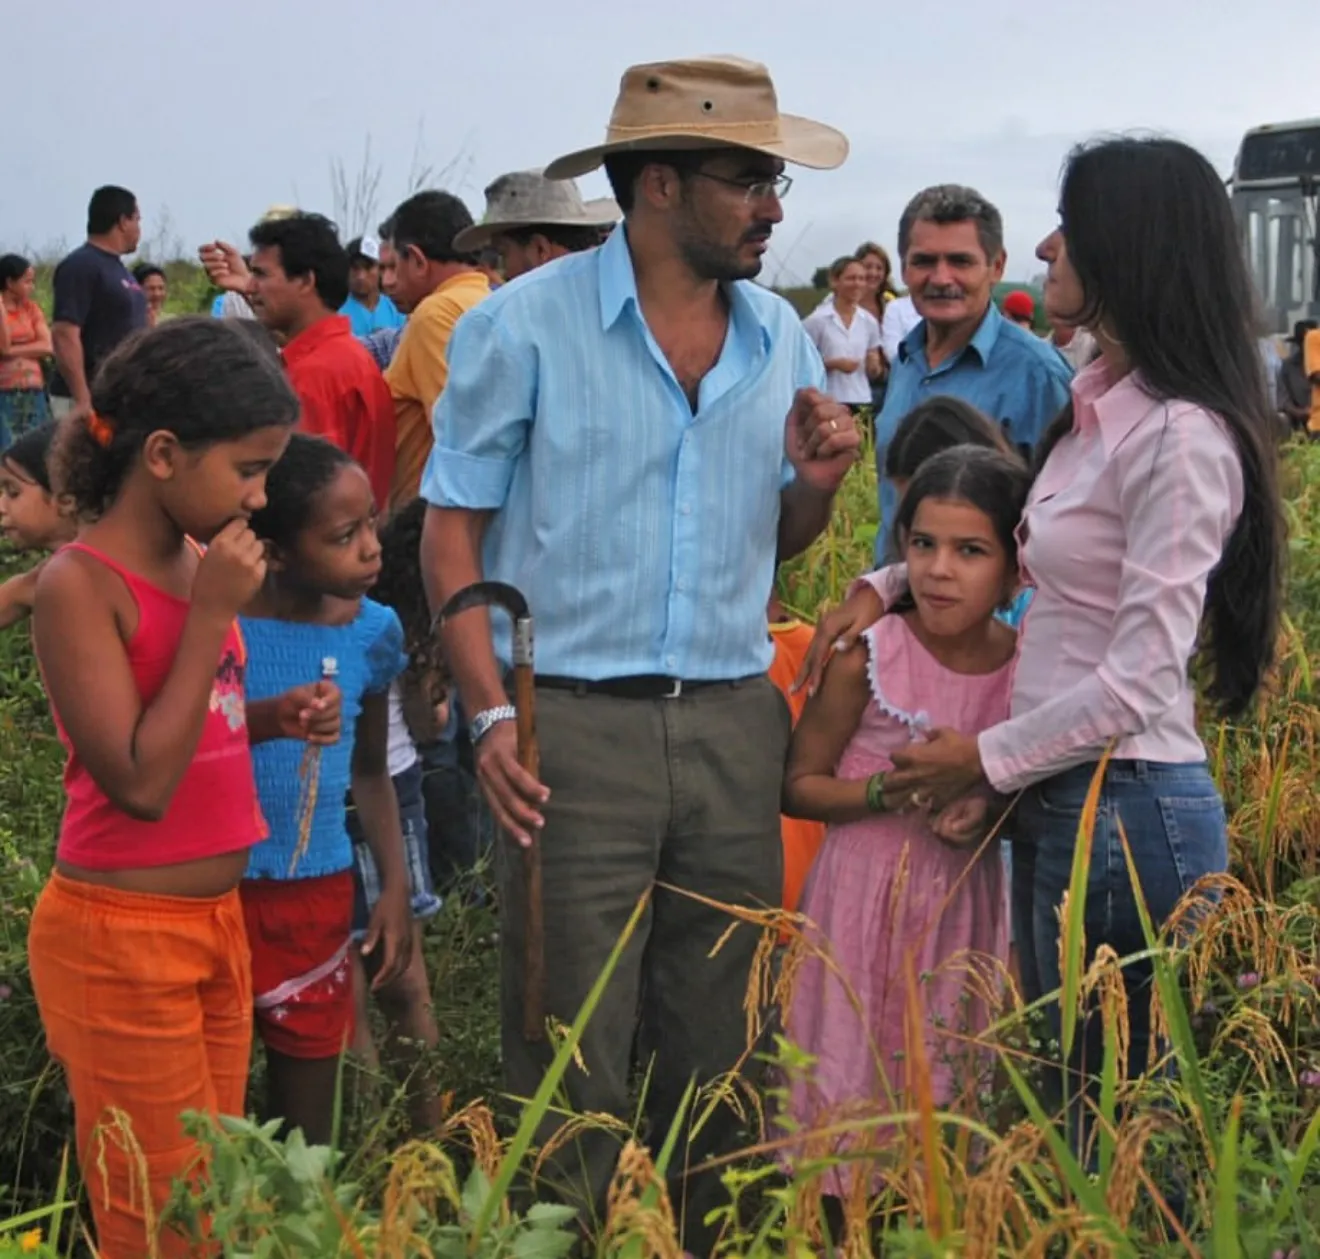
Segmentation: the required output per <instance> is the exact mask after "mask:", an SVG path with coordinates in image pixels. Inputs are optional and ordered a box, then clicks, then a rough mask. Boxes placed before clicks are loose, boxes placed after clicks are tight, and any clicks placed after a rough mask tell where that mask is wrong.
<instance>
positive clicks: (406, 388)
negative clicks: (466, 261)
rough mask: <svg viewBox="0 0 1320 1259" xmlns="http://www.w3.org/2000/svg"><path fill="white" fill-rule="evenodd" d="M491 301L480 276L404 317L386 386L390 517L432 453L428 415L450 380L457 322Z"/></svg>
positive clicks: (438, 293) (465, 278)
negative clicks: (390, 415) (390, 430)
mask: <svg viewBox="0 0 1320 1259" xmlns="http://www.w3.org/2000/svg"><path fill="white" fill-rule="evenodd" d="M489 295H490V281H489V280H487V279H486V277H485V275H484V274H482V272H480V271H464V272H462V273H460V274H459V275H456V276H454V277H453V278H452V279H449V280H446V281H445V282H444V283H443V284H442V285H441V286H440V287H439V288H438V289H436V290H435V292H434V293H432V294H431V295H430V296H429V297H427V298H426V299H425V300H424V301H422V302H420V303H419V304H418V306H417V309H416V310H414V311H413V312H412V314H411V315H409V317H408V322H407V323H406V324H405V325H404V328H403V336H402V337H400V338H399V346H398V349H396V350H395V352H394V359H393V361H392V362H391V363H390V366H389V369H388V370H387V371H386V373H385V383H386V384H388V385H389V387H390V393H391V394H392V395H393V397H394V426H395V433H396V436H395V462H394V488H393V490H392V491H391V493H390V511H391V512H393V511H396V510H397V509H398V508H400V507H403V506H406V505H407V504H408V503H411V502H412V500H413V499H414V498H416V497H417V491H418V490H419V488H420V487H421V483H422V471H423V469H424V468H425V467H426V460H427V458H428V456H429V455H430V453H431V445H432V436H431V409H432V408H433V407H434V406H435V402H436V399H437V398H438V397H439V396H440V393H441V391H442V390H443V389H444V387H445V381H446V380H447V379H448V378H449V364H448V361H447V358H446V355H447V354H448V351H449V338H450V336H451V335H452V334H453V331H454V325H455V324H456V323H457V322H458V320H459V317H460V316H461V315H463V314H465V313H466V312H467V311H469V310H471V309H472V307H473V306H475V305H476V304H477V303H478V302H480V301H481V300H482V299H483V298H486V297H488V296H489Z"/></svg>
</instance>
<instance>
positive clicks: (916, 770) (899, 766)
mask: <svg viewBox="0 0 1320 1259" xmlns="http://www.w3.org/2000/svg"><path fill="white" fill-rule="evenodd" d="M893 760H894V772H893V773H892V774H890V775H889V783H890V785H891V788H892V789H893V791H894V792H896V793H897V794H899V795H903V796H907V797H908V798H909V799H910V800H911V802H912V803H913V804H914V805H920V806H921V807H923V808H930V809H933V810H935V812H937V813H938V812H940V811H942V810H943V809H944V808H945V807H947V806H948V805H949V804H951V803H952V802H953V801H954V800H956V799H957V798H958V797H959V796H961V795H965V794H966V793H967V792H969V791H971V790H972V788H974V787H977V786H981V785H982V784H984V782H985V770H984V769H983V768H982V767H981V749H980V747H979V746H978V745H977V741H976V740H975V739H974V738H972V737H971V736H970V735H965V734H960V733H959V732H958V731H957V730H947V729H943V728H941V729H938V730H932V731H931V733H930V734H929V736H927V738H926V739H925V740H924V741H922V742H920V743H909V744H908V745H907V747H905V748H902V749H900V750H899V751H896V752H895V753H894V754H893Z"/></svg>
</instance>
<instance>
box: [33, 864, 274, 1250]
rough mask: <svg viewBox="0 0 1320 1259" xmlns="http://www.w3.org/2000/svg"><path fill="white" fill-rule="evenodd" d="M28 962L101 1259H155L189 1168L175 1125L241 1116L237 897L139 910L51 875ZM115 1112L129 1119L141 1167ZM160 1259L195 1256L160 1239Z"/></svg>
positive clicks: (246, 1013)
mask: <svg viewBox="0 0 1320 1259" xmlns="http://www.w3.org/2000/svg"><path fill="white" fill-rule="evenodd" d="M28 960H29V966H30V968H31V973H32V986H33V988H34V989H35V991H36V997H37V1005H38V1007H39V1009H40V1010H41V1021H42V1023H43V1025H44V1026H45V1029H46V1043H47V1045H48V1046H49V1048H50V1052H51V1054H52V1055H53V1056H54V1057H55V1058H56V1059H58V1060H59V1062H60V1063H61V1064H62V1065H63V1067H64V1071H65V1074H66V1076H67V1077H68V1083H69V1091H70V1093H71V1094H72V1095H73V1108H74V1120H75V1125H76V1129H77V1141H78V1161H79V1165H80V1166H81V1168H82V1174H83V1180H84V1182H85V1183H86V1185H87V1194H88V1199H89V1201H90V1203H91V1207H92V1215H93V1217H94V1219H95V1221H96V1232H97V1239H98V1243H99V1247H100V1251H99V1253H100V1255H101V1259H142V1257H143V1256H144V1255H147V1254H152V1253H155V1252H154V1251H153V1250H152V1249H151V1244H150V1240H149V1238H148V1232H149V1231H151V1230H153V1228H154V1227H156V1225H155V1224H153V1222H155V1221H159V1218H160V1211H161V1208H162V1207H163V1206H164V1204H165V1202H166V1201H167V1199H168V1198H169V1195H170V1190H171V1187H172V1184H173V1182H174V1180H175V1179H176V1178H180V1177H183V1176H186V1175H187V1174H188V1173H189V1171H190V1170H191V1169H192V1168H193V1167H194V1166H195V1165H196V1163H197V1160H198V1149H197V1145H196V1143H195V1142H193V1141H192V1140H190V1139H189V1138H188V1137H187V1136H186V1135H185V1133H184V1131H183V1128H182V1126H181V1124H180V1122H179V1116H180V1115H181V1114H182V1113H183V1112H184V1111H186V1110H195V1111H204V1112H207V1113H210V1114H212V1115H215V1114H228V1115H241V1114H242V1113H243V1110H244V1094H245V1090H246V1088H247V1073H248V1059H249V1056H250V1054H251V1050H252V968H251V964H250V962H249V958H248V946H247V937H246V935H245V934H244V930H243V910H242V907H241V905H240V904H239V899H238V892H237V890H235V891H232V892H227V893H226V894H225V895H224V896H220V897H216V898H213V899H193V898H188V897H177V896H148V895H145V894H142V893H136V892H120V891H115V890H112V889H110V888H104V887H98V886H96V885H94V884H89V883H79V882H75V881H74V880H72V879H66V878H64V877H62V876H61V875H59V874H54V875H52V876H51V880H50V882H49V883H48V884H47V885H46V888H45V890H44V891H43V892H42V894H41V898H40V899H39V900H38V901H37V906H36V909H35V910H33V913H32V926H31V930H30V932H29V935H28ZM111 1111H119V1112H122V1113H123V1114H124V1115H125V1116H126V1117H127V1119H128V1121H129V1123H130V1124H131V1127H132V1138H133V1142H134V1143H135V1144H136V1146H137V1148H138V1149H139V1150H140V1151H141V1153H140V1154H138V1153H137V1151H134V1150H132V1147H131V1145H129V1144H128V1143H126V1142H125V1140H124V1138H123V1135H122V1134H121V1133H120V1132H118V1131H117V1130H116V1128H115V1125H114V1121H113V1119H112V1116H111V1114H110V1113H109V1112H111ZM130 1151H131V1152H130ZM144 1165H145V1168H146V1174H147V1183H146V1184H145V1185H144V1184H143V1183H142V1177H141V1175H140V1169H141V1168H142V1167H143V1166H144ZM159 1253H160V1254H161V1255H162V1256H171V1257H173V1256H179V1257H182V1256H186V1255H188V1254H190V1253H192V1251H191V1250H190V1248H189V1246H188V1245H187V1244H186V1243H185V1242H184V1241H183V1239H182V1238H180V1237H178V1236H177V1235H175V1234H173V1233H172V1232H169V1231H166V1232H164V1233H162V1234H160V1250H159Z"/></svg>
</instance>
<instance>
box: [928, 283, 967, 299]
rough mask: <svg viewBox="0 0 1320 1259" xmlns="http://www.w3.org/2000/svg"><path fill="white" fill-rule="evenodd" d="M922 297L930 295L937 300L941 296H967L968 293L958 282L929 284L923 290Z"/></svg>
mask: <svg viewBox="0 0 1320 1259" xmlns="http://www.w3.org/2000/svg"><path fill="white" fill-rule="evenodd" d="M921 295H922V297H929V298H932V299H934V300H936V301H939V300H940V299H941V298H957V297H966V296H967V294H966V293H965V292H964V291H963V290H962V288H960V287H959V286H958V285H957V284H927V285H926V287H925V288H924V289H922V291H921Z"/></svg>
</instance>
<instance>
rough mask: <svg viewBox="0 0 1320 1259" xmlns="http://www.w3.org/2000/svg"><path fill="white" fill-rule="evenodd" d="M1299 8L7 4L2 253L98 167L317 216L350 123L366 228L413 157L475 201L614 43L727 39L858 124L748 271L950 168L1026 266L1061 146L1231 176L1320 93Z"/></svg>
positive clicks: (716, 43)
mask: <svg viewBox="0 0 1320 1259" xmlns="http://www.w3.org/2000/svg"><path fill="white" fill-rule="evenodd" d="M1315 2H1316V0H1269V3H1268V4H1250V3H1244V2H1243V0H1090V2H1089V3H1081V2H1076V0H1059V2H1058V3H1053V4H1048V3H1042V2H1040V0H1000V2H999V3H997V4H995V3H985V0H980V2H977V0H926V2H924V3H916V2H915V0H906V2H905V0H899V2H898V3H892V4H886V3H877V2H876V0H865V2H863V0H824V2H814V3H807V2H804V0H659V2H658V3H651V4H642V3H640V2H639V0H563V2H562V3H558V4H549V3H544V2H539V3H534V2H533V0H500V3H488V2H487V0H463V2H462V3H457V2H456V0H389V2H388V3H382V4H373V3H369V2H368V0H264V2H256V0H214V2H212V3H201V2H200V0H134V3H133V4H131V5H118V4H98V3H94V2H93V0H42V2H41V3H39V4H35V3H34V4H24V5H19V4H17V3H13V4H6V5H4V8H5V10H6V12H5V13H4V18H3V26H4V42H5V50H6V54H7V55H6V57H5V66H4V71H3V80H2V81H3V84H4V89H5V98H6V99H7V101H8V102H9V107H8V110H7V125H6V126H5V128H4V140H3V146H2V147H0V154H2V155H3V169H2V173H0V248H5V249H12V248H16V247H21V248H25V249H29V250H34V251H39V252H41V251H45V250H48V249H50V248H51V247H53V246H55V245H57V244H59V243H64V244H66V245H67V244H72V243H76V242H77V241H78V240H80V239H81V237H82V234H83V227H84V216H85V209H86V202H87V196H88V194H89V192H90V191H91V189H92V188H93V187H95V186H96V185H98V184H102V183H120V184H124V185H127V186H128V187H129V188H131V189H133V190H134V191H135V192H136V193H137V194H138V197H139V200H140V202H141V205H142V210H143V217H144V220H145V223H144V229H145V237H146V239H147V240H148V241H153V240H154V241H155V242H156V243H157V247H158V249H159V246H160V245H162V244H166V245H173V244H175V243H176V242H182V243H183V244H184V245H185V246H186V247H187V248H188V249H189V250H190V251H191V249H192V248H193V247H194V246H195V245H196V244H197V243H198V242H200V241H201V240H203V239H207V238H211V237H214V236H217V235H220V236H228V237H229V238H231V239H241V238H242V237H243V235H244V234H245V232H246V229H247V227H248V226H249V224H250V223H251V222H252V221H253V220H254V219H255V218H256V217H257V216H258V215H259V214H260V213H261V211H262V210H263V209H265V208H266V206H268V205H270V204H272V203H275V202H289V203H297V204H299V205H301V206H304V207H305V208H308V209H317V210H321V211H323V212H326V213H332V212H333V211H334V209H335V206H334V199H333V197H332V193H331V179H330V168H331V164H332V162H333V161H334V160H335V159H340V160H341V161H342V162H343V163H344V165H345V167H346V168H347V170H348V172H349V174H350V177H351V176H352V175H354V174H356V172H357V171H358V170H359V169H360V168H361V166H362V164H363V162H362V158H363V149H364V145H365V144H366V142H367V140H368V138H369V139H370V144H371V151H372V155H373V165H378V166H379V167H380V169H381V182H380V192H379V196H378V198H377V204H376V206H375V211H376V213H375V214H374V215H373V220H372V221H373V225H374V223H375V222H378V221H379V219H380V218H382V217H384V214H385V212H386V211H388V210H389V209H390V208H391V207H392V205H393V204H394V203H396V202H397V201H398V200H400V199H401V198H402V196H403V195H405V194H406V193H407V191H408V189H409V179H410V174H412V173H414V172H415V171H416V170H417V169H419V168H426V167H431V168H432V169H442V168H446V167H448V168H449V177H448V178H447V180H446V181H445V182H446V184H447V186H448V187H450V188H451V190H453V191H455V192H458V193H459V194H460V195H462V196H463V197H464V199H465V200H467V202H468V204H469V206H470V207H471V208H472V210H473V213H474V214H475V215H476V216H477V217H480V214H481V209H482V205H483V199H482V189H483V188H484V187H485V185H486V184H487V183H488V182H490V180H491V179H492V178H494V177H495V176H496V175H498V174H500V173H502V172H504V171H507V170H513V169H519V168H523V167H530V166H543V165H545V164H546V163H547V162H548V161H550V160H551V159H552V158H554V157H556V156H558V155H560V154H561V153H565V152H568V151H570V150H573V149H576V148H579V147H584V146H586V145H588V144H592V143H595V142H596V141H597V140H598V139H600V138H601V137H602V136H603V134H604V129H605V124H606V122H607V120H608V117H609V112H610V108H611V106H612V104H613V101H614V95H615V92H616V90H617V87H618V81H619V75H620V73H621V72H622V71H623V69H624V68H625V67H626V66H628V65H629V64H632V63H635V62H639V61H652V60H660V59H664V58H666V57H676V56H688V55H695V54H701V53H711V52H731V53H737V54H740V55H742V56H746V57H751V58H755V59H757V60H761V61H764V62H765V63H766V64H767V65H769V67H770V70H771V73H772V75H773V77H774V80H775V84H776V87H777V88H778V91H779V99H780V105H781V108H783V109H785V110H787V111H789V112H793V113H799V114H805V115H807V116H808V117H813V118H817V119H820V120H822V121H825V122H829V123H831V124H833V125H834V126H837V127H839V128H840V129H841V130H842V131H844V132H845V133H846V134H847V135H848V137H849V139H850V140H851V142H852V153H851V156H850V157H849V159H848V161H847V163H846V164H845V165H844V166H843V167H842V168H841V169H840V170H838V171H834V172H813V171H796V172H794V174H795V175H796V177H797V182H796V183H795V185H794V187H793V190H792V193H791V195H790V197H789V198H788V200H787V201H786V203H785V207H784V208H785V221H784V223H783V224H782V225H781V226H780V228H779V230H778V231H777V233H776V236H775V241H774V250H773V253H772V255H771V258H770V262H769V265H768V267H767V273H766V277H765V278H767V279H770V280H772V281H773V280H778V279H783V280H784V281H785V282H790V281H791V280H792V279H794V278H797V277H805V276H809V275H810V273H811V271H812V270H813V268H814V267H816V266H817V265H820V264H822V263H825V262H828V261H829V260H830V259H831V258H833V257H834V256H835V255H836V254H838V253H840V252H842V251H843V250H845V249H851V248H852V247H853V246H855V245H856V244H857V242H858V241H859V240H861V239H863V238H866V237H871V238H875V239H878V240H880V241H881V242H882V243H884V244H885V245H887V246H891V247H892V244H893V241H894V237H895V233H896V227H897V221H898V215H899V213H900V211H901V210H902V207H903V204H904V203H905V201H906V200H907V198H908V197H909V196H911V194H912V193H914V192H915V191H917V190H918V189H919V188H921V187H924V186H925V185H927V184H931V183H939V182H959V183H970V184H973V185H975V186H976V187H977V188H979V189H980V190H981V191H982V192H983V193H984V194H985V195H987V196H988V197H990V198H991V199H992V200H993V201H995V202H996V203H997V204H998V205H999V207H1000V209H1001V210H1002V211H1003V213H1004V218H1005V223H1006V228H1007V236H1008V251H1009V262H1008V274H1009V276H1010V277H1011V278H1020V279H1025V278H1027V277H1028V276H1030V275H1032V274H1034V273H1035V272H1036V270H1037V267H1036V264H1035V260H1034V258H1033V257H1032V251H1033V249H1034V246H1035V243H1036V241H1037V240H1038V239H1039V238H1040V236H1042V235H1043V234H1045V233H1046V232H1047V231H1049V229H1050V228H1051V226H1052V225H1053V214H1054V205H1055V191H1056V181H1057V177H1058V172H1059V167H1060V163H1061V161H1062V159H1063V156H1064V154H1065V153H1066V152H1067V149H1068V147H1069V145H1070V144H1071V143H1073V142H1075V141H1076V140H1079V139H1083V138H1085V137H1087V136H1091V135H1094V134H1096V133H1099V132H1104V131H1113V130H1128V129H1156V130H1160V131H1165V132H1169V133H1172V134H1175V135H1178V136H1181V137H1182V138H1184V139H1187V140H1190V141H1191V142H1193V143H1195V144H1197V145H1198V146H1200V147H1201V148H1202V149H1203V150H1204V151H1205V152H1206V153H1207V154H1208V155H1209V156H1210V157H1211V158H1212V160H1213V161H1214V162H1215V163H1216V165H1217V166H1218V167H1219V168H1220V169H1221V170H1222V171H1223V172H1224V173H1225V175H1227V173H1228V171H1229V169H1230V167H1231V164H1232V158H1233V153H1234V150H1235V147H1236V145H1237V142H1238V140H1239V139H1240V138H1241V136H1242V133H1243V132H1244V131H1245V130H1246V129H1247V128H1248V127H1251V126H1254V125H1257V124H1259V123H1263V122H1277V121H1285V120H1290V119H1294V118H1305V117H1308V116H1314V115H1317V114H1320V95H1318V94H1317V93H1318V89H1317V84H1318V83H1320V73H1318V72H1317V67H1316V59H1315V31H1316V26H1315ZM583 191H584V193H585V194H586V195H588V196H596V195H602V194H604V193H605V192H606V191H607V189H606V187H605V184H604V179H603V177H602V176H599V175H596V176H592V177H590V178H588V179H587V180H584V181H583ZM341 226H344V227H346V228H352V227H354V226H357V225H355V224H352V223H349V224H342V225H341Z"/></svg>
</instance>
